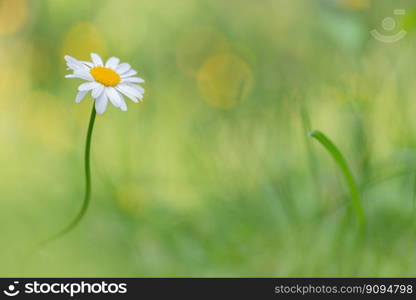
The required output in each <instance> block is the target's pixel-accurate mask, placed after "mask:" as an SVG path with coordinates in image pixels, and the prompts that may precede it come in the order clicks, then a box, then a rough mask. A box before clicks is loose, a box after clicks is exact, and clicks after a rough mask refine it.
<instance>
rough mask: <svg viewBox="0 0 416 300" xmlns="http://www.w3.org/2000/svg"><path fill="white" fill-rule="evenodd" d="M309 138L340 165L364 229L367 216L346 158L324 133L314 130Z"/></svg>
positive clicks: (356, 213) (355, 210)
mask: <svg viewBox="0 0 416 300" xmlns="http://www.w3.org/2000/svg"><path fill="white" fill-rule="evenodd" d="M309 136H311V137H313V138H315V139H317V140H318V141H319V142H320V143H321V144H322V145H323V146H324V147H325V149H326V150H327V151H328V152H329V153H330V154H331V156H332V158H333V159H334V160H335V162H336V163H337V164H338V166H339V168H340V169H341V171H342V174H343V175H344V179H345V182H346V183H347V186H348V189H349V190H350V194H351V202H352V206H353V208H354V212H355V215H356V216H357V219H358V222H359V224H360V226H361V227H362V228H364V226H365V214H364V209H363V206H362V203H361V196H360V193H359V191H358V188H357V184H356V183H355V180H354V176H352V173H351V170H350V168H349V167H348V164H347V161H346V160H345V158H344V156H343V155H342V154H341V152H340V151H339V150H338V148H337V147H336V146H335V144H334V143H333V142H332V141H331V140H330V139H329V138H327V137H326V136H325V135H324V134H323V133H322V132H320V131H318V130H313V131H311V132H310V133H309Z"/></svg>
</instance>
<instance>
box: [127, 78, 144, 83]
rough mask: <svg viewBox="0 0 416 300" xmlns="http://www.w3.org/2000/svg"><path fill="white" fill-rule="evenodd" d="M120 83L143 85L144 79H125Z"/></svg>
mask: <svg viewBox="0 0 416 300" xmlns="http://www.w3.org/2000/svg"><path fill="white" fill-rule="evenodd" d="M122 82H136V83H143V82H144V79H143V78H140V77H129V78H125V79H123V81H122Z"/></svg>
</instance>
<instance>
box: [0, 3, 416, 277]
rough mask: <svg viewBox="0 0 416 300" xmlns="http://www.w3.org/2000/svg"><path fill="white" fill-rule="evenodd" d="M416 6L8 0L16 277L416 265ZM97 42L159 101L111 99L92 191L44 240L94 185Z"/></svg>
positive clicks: (5, 212)
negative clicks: (357, 207)
mask: <svg viewBox="0 0 416 300" xmlns="http://www.w3.org/2000/svg"><path fill="white" fill-rule="evenodd" d="M394 9H405V10H406V14H405V15H402V16H395V15H394V14H393V10H394ZM388 16H391V17H393V18H394V19H395V20H396V21H397V24H396V28H395V30H393V31H392V32H396V31H399V30H405V31H406V32H407V35H406V37H405V38H403V39H402V40H400V41H398V42H396V43H393V44H388V43H383V42H380V41H378V40H376V39H374V38H373V37H372V36H371V34H370V31H371V30H373V29H377V30H378V31H380V33H382V34H386V35H391V34H392V32H386V31H383V30H384V29H383V28H382V20H383V19H384V18H385V17H388ZM415 24H416V3H414V1H411V0H408V1H387V0H386V1H381V0H377V1H376V0H372V1H371V0H326V1H324V0H316V1H312V0H286V1H284V0H227V1H223V0H181V1H168V0H120V1H115V0H113V1H110V0H107V1H105V0H99V1H98V0H97V1H86V0H76V1H75V0H72V1H67V0H36V1H35V0H33V1H29V0H0V57H1V59H0V142H1V147H0V161H1V169H0V170H1V171H0V220H1V226H0V236H1V241H0V245H1V246H0V276H124V277H126V276H203V277H205V276H416V274H415V270H416V259H415V255H414V254H415V253H416V252H415V251H416V224H415V222H414V219H415V217H416V215H415V211H416V210H415V209H416V206H415V203H416V202H415V197H414V194H415V191H416V189H415V186H416V185H415V182H416V178H415V170H416V152H415V149H416V118H415V117H414V116H415V113H416V101H415V100H416V99H415V93H416V85H415V84H414V82H415V81H416V68H415V67H416V63H415V59H414V57H415V46H414V45H415V43H416V32H415ZM90 52H97V53H99V54H101V55H102V56H104V57H105V58H108V57H109V56H113V55H114V56H118V57H120V58H121V60H122V61H125V62H129V63H130V64H131V65H132V66H133V67H134V68H136V69H137V70H139V76H141V77H143V78H144V79H145V80H146V83H145V84H144V87H145V89H146V94H145V98H144V102H143V103H141V104H139V105H136V104H134V103H131V102H130V103H129V110H128V112H126V113H123V112H120V111H119V110H116V109H115V108H114V107H109V109H108V110H107V111H106V113H105V114H104V115H102V116H98V118H97V122H96V127H95V132H94V136H93V146H92V174H93V194H92V200H91V206H90V209H89V211H88V213H87V215H86V216H85V218H84V220H83V221H82V222H81V223H80V224H79V226H78V227H77V228H76V229H75V230H74V231H72V232H71V233H69V234H68V235H67V236H65V237H63V238H62V239H60V240H57V241H56V242H54V243H52V244H50V245H48V246H47V247H45V248H44V249H42V250H41V251H40V252H35V253H33V251H34V250H33V248H34V247H35V245H36V244H37V243H38V242H39V241H41V240H43V239H45V238H47V237H49V236H51V235H53V234H55V233H56V232H58V231H59V230H60V229H62V228H63V227H65V225H67V224H68V223H69V222H70V221H71V220H72V218H73V217H74V216H75V215H76V213H77V212H78V210H79V209H80V206H81V203H82V196H83V192H84V190H83V189H84V178H83V148H84V139H85V133H86V127H87V124H88V117H89V112H90V108H91V105H92V99H91V98H90V97H89V98H87V99H85V100H84V101H83V102H82V103H81V104H75V102H74V99H75V95H76V89H77V86H78V84H79V83H80V82H81V81H80V80H74V79H72V80H68V79H64V75H65V74H67V73H68V72H67V71H66V66H65V62H64V59H63V57H64V55H66V54H68V55H71V56H74V57H76V58H79V59H84V60H87V59H89V53H90ZM310 129H319V130H321V131H323V132H324V133H325V134H326V135H328V136H329V137H330V138H331V139H332V140H333V141H334V142H335V143H336V144H337V145H338V146H339V148H340V149H341V151H342V152H343V154H344V155H345V157H346V159H347V161H348V162H349V164H350V166H351V168H352V170H353V173H354V176H355V178H356V179H357V182H358V184H359V186H360V192H361V195H362V197H363V202H364V206H365V211H366V216H367V228H366V231H365V233H364V234H359V233H358V228H357V224H356V221H355V219H354V218H353V216H351V217H350V216H349V214H348V213H347V211H348V206H349V203H350V197H349V194H348V190H347V189H346V186H345V183H344V182H343V178H342V176H341V174H340V171H339V169H338V168H337V166H336V165H335V164H334V163H333V161H332V158H331V157H330V156H329V155H328V153H327V152H326V151H325V150H324V149H323V148H322V147H321V146H320V145H319V144H318V143H317V142H316V141H314V140H312V139H310V138H308V137H307V132H308V130H310ZM30 254H31V258H30V259H29V260H27V259H26V257H27V255H30Z"/></svg>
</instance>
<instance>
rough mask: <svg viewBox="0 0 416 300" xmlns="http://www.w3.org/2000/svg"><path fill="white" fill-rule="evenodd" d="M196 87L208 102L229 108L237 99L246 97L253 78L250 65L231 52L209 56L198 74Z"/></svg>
mask: <svg viewBox="0 0 416 300" xmlns="http://www.w3.org/2000/svg"><path fill="white" fill-rule="evenodd" d="M197 79H198V87H199V90H200V92H201V93H202V95H203V97H204V99H205V101H207V103H208V104H210V105H213V106H216V107H220V108H231V107H233V106H234V105H235V104H236V103H237V101H238V100H241V99H244V98H245V97H247V96H248V95H249V93H250V91H251V89H252V87H253V83H254V79H253V74H252V72H251V69H250V67H249V66H248V65H247V63H246V62H245V61H243V60H242V59H241V58H240V57H238V56H236V55H233V54H231V53H223V54H217V55H214V56H211V57H209V58H208V59H207V60H206V61H205V62H204V64H203V65H202V67H201V68H200V70H199V72H198V75H197Z"/></svg>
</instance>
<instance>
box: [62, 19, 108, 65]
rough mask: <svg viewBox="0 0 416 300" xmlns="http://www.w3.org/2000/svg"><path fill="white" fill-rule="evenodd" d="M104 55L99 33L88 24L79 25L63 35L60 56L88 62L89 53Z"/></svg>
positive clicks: (104, 50)
mask: <svg viewBox="0 0 416 300" xmlns="http://www.w3.org/2000/svg"><path fill="white" fill-rule="evenodd" d="M93 52H95V53H100V54H102V55H105V52H106V46H105V43H104V41H103V39H102V38H101V34H100V32H99V31H98V30H97V28H96V27H95V26H94V25H93V24H90V23H79V24H77V25H75V26H74V27H72V28H71V29H70V30H69V31H68V33H67V34H66V35H65V39H64V41H63V45H62V50H61V56H62V57H64V56H65V55H68V54H69V55H71V56H74V57H76V58H78V59H82V60H90V53H93Z"/></svg>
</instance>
